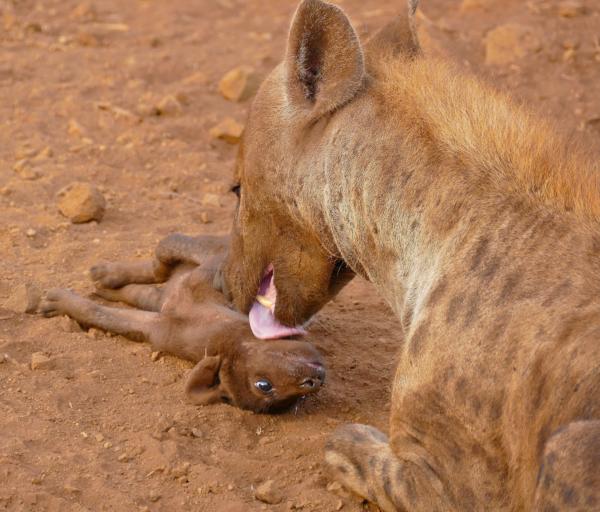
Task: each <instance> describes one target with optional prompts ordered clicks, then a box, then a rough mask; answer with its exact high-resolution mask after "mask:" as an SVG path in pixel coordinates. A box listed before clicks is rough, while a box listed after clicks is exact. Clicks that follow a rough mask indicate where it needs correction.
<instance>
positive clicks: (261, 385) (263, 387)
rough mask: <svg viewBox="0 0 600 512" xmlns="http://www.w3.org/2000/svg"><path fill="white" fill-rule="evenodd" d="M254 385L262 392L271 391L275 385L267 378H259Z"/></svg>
mask: <svg viewBox="0 0 600 512" xmlns="http://www.w3.org/2000/svg"><path fill="white" fill-rule="evenodd" d="M254 385H255V386H256V389H258V390H259V391H261V392H262V393H269V392H271V390H272V389H273V385H272V384H271V383H270V382H269V381H268V380H267V379H260V380H257V381H256V382H255V383H254Z"/></svg>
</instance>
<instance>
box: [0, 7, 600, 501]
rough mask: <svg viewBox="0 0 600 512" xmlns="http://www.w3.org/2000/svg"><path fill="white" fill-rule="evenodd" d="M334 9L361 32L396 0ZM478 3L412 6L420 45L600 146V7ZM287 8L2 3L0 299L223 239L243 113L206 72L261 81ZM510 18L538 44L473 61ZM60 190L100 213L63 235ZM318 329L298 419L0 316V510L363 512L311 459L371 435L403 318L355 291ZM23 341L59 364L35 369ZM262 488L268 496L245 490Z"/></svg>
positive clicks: (173, 365) (96, 336) (111, 348)
mask: <svg viewBox="0 0 600 512" xmlns="http://www.w3.org/2000/svg"><path fill="white" fill-rule="evenodd" d="M340 3H341V4H342V5H343V6H344V7H345V8H346V9H347V11H348V12H349V13H350V15H351V16H352V18H353V19H354V22H355V23H356V25H357V27H359V29H360V31H361V32H362V33H364V32H365V31H367V30H370V29H372V28H375V27H377V26H379V25H380V24H381V23H383V22H384V21H385V20H387V19H389V18H390V17H391V16H392V15H393V13H394V12H395V11H396V10H397V9H399V8H401V6H402V5H404V3H405V2H404V1H403V0H397V1H393V2H392V1H385V2H384V1H382V0H369V1H366V2H365V1H359V0H345V1H343V2H340ZM469 3H470V4H473V3H474V2H473V1H471V2H469ZM478 3H479V6H475V7H473V8H468V9H463V10H461V9H460V8H459V2H458V1H453V0H423V1H422V4H423V14H424V16H422V17H421V26H422V28H423V35H424V42H425V46H426V47H427V48H429V49H430V51H437V52H443V53H446V54H447V55H448V56H449V57H451V58H455V59H456V60H457V61H458V62H459V63H461V65H464V66H466V67H468V68H471V69H472V70H473V71H475V72H476V73H478V74H480V75H483V76H484V77H485V78H486V79H487V80H489V81H491V82H493V83H494V84H496V85H497V86H498V87H500V88H503V89H507V90H509V91H510V92H511V93H512V94H514V95H515V96H517V97H519V98H521V99H523V100H525V101H526V102H527V103H529V104H531V105H532V106H533V107H534V108H536V109H537V110H538V111H540V112H542V113H543V114H544V115H548V116H550V117H552V118H554V119H556V120H558V121H559V123H560V125H561V126H562V127H563V128H564V129H565V130H566V131H567V132H568V133H572V134H573V136H574V137H575V138H578V139H580V140H581V141H582V143H583V144H584V145H585V146H586V147H589V148H590V150H592V151H597V150H598V148H599V147H600V94H599V93H600V45H599V42H598V27H599V26H600V7H599V6H598V3H597V2H596V1H595V0H584V1H583V2H582V4H583V5H584V6H585V7H586V10H585V12H583V13H581V14H579V15H577V16H575V17H573V18H565V17H562V16H560V15H559V2H558V1H555V0H547V1H543V0H532V1H529V2H523V1H521V0H503V1H502V2H498V1H493V0H480V1H479V2H478ZM295 4H296V1H295V0H285V1H281V0H279V1H275V0H270V1H264V0H263V1H258V0H217V1H208V0H194V1H192V0H170V1H169V2H157V1H151V0H129V1H123V0H121V1H117V0H96V1H95V3H93V4H85V3H84V4H79V3H78V2H77V1H74V0H44V1H40V2H34V1H33V0H0V91H1V98H2V101H1V102H0V119H1V122H0V192H1V194H0V215H1V218H2V223H1V224H0V234H1V236H0V244H1V251H2V255H3V257H2V260H1V262H0V278H1V281H0V304H1V303H2V302H4V301H5V299H6V298H8V297H9V296H10V295H11V292H12V291H13V290H14V288H15V287H16V286H17V285H19V284H22V283H23V282H35V283H37V284H38V285H39V286H41V287H42V288H48V287H51V286H69V287H73V288H75V289H77V290H80V291H82V292H89V291H91V289H92V287H91V284H90V282H89V281H88V278H87V275H86V270H87V269H88V268H89V267H90V265H92V264H93V263H94V262H96V261H98V260H113V259H131V258H141V257H147V256H148V255H149V254H150V253H151V251H152V248H153V246H154V245H155V243H156V242H157V241H158V240H159V239H160V238H161V237H163V236H164V235H166V234H167V233H169V232H171V231H181V232H185V233H190V234H194V233H223V232H225V231H227V229H228V225H229V218H230V215H231V212H232V208H233V205H234V199H233V198H231V197H229V196H228V195H227V194H226V193H225V191H226V189H227V185H228V180H229V176H230V169H231V168H232V161H233V159H234V154H235V148H234V147H233V146H230V145H227V144H226V143H224V142H220V141H214V140H211V138H210V136H209V133H208V132H209V129H210V128H211V127H212V126H214V125H215V124H216V123H217V122H219V121H220V120H221V119H223V118H224V117H226V116H232V117H234V118H236V119H238V120H240V121H243V118H244V112H245V110H246V108H247V103H243V104H237V103H231V102H228V101H226V100H224V99H223V98H222V97H220V95H219V94H218V92H217V83H218V80H219V79H220V77H221V76H222V75H223V74H224V73H225V72H227V71H228V70H229V69H231V68H232V67H234V66H237V65H240V64H250V65H252V66H254V67H255V68H257V69H258V70H260V71H261V72H263V73H264V72H266V71H268V70H269V68H271V67H272V66H273V65H274V64H275V63H276V62H277V61H278V59H279V58H280V57H281V55H282V51H283V49H284V45H285V36H286V31H287V26H288V21H289V19H290V16H291V14H292V12H293V9H294V7H295ZM396 4H397V5H396ZM514 21H516V22H518V23H522V24H525V25H527V26H529V27H533V28H534V29H535V30H538V31H539V38H540V43H541V44H540V48H539V51H535V52H532V53H531V54H529V55H527V56H525V57H524V58H523V59H521V60H518V61H516V62H515V63H514V64H512V65H506V66H502V67H500V68H491V67H490V66H487V65H486V64H485V62H484V43H483V40H484V37H485V34H486V33H487V31H488V30H490V29H492V28H493V27H495V26H496V25H499V24H504V23H507V22H514ZM570 47H571V48H573V51H567V54H565V51H566V48H570ZM167 95H179V96H178V97H179V98H180V100H181V101H182V108H181V111H180V112H176V113H174V114H170V115H164V116H153V115H150V114H149V113H150V111H151V107H152V106H153V105H155V104H156V102H158V101H159V100H161V99H162V98H163V97H165V96H167ZM107 105H108V106H109V108H108V110H107V109H106V108H107ZM114 107H118V108H121V109H125V110H127V111H129V112H130V113H134V114H135V115H134V116H132V115H129V114H127V113H123V112H122V111H120V110H118V109H117V110H116V109H115V108H114ZM138 113H139V114H141V117H140V118H137V117H136V116H138ZM75 123H76V124H75ZM69 127H70V128H71V129H69ZM45 147H50V148H51V153H52V155H51V156H49V157H47V158H42V157H40V159H39V161H37V162H33V163H31V164H30V166H31V168H32V169H34V170H35V171H36V172H37V173H39V177H37V179H34V180H27V179H23V178H22V177H21V176H20V175H19V174H18V173H16V172H14V171H13V166H14V164H15V162H17V161H18V160H20V159H21V158H23V157H29V158H30V159H31V160H36V158H35V154H36V152H38V151H40V150H42V149H44V148H45ZM74 180H82V181H89V182H92V183H94V184H96V185H97V186H98V187H100V188H101V190H102V191H103V192H104V194H105V196H106V197H107V200H108V208H107V213H106V216H105V218H104V219H103V220H102V222H100V223H91V224H84V225H72V224H70V223H69V222H68V221H66V219H64V218H63V217H61V216H60V214H59V213H58V211H57V208H56V198H55V194H56V192H57V191H58V190H59V189H60V188H61V187H63V186H64V185H66V184H68V183H70V182H71V181H74ZM206 193H212V194H221V195H222V206H220V207H219V206H215V205H207V206H204V205H203V204H202V198H203V197H204V195H205V194H206ZM203 213H205V214H208V216H209V218H210V221H211V222H209V223H208V224H203V223H202V222H201V216H202V214H203ZM31 230H34V231H31ZM28 232H29V233H28ZM73 331H75V332H73ZM313 331H314V333H315V334H316V335H318V338H319V339H320V342H319V348H320V349H321V350H322V352H323V353H324V354H325V356H326V358H327V364H328V370H329V379H328V382H327V385H326V388H325V389H324V390H323V391H322V392H321V393H320V394H319V395H318V396H317V397H314V398H311V399H310V400H307V401H306V402H305V403H303V404H302V405H301V406H300V407H298V408H297V410H295V411H290V412H288V413H285V414H281V415H277V416H268V415H255V414H252V413H248V412H242V411H239V410H236V409H234V408H232V407H229V406H226V405H219V406H212V407H205V408H197V407H194V406H191V405H189V404H188V403H186V402H185V400H184V396H183V393H182V385H183V377H184V375H185V372H186V370H187V369H188V368H189V367H190V365H189V364H188V363H186V362H183V361H179V360H177V359H175V358H170V357H165V358H162V359H160V360H159V361H158V362H152V361H151V359H150V348H149V347H148V346H147V345H142V344H135V343H133V342H130V341H128V340H126V339H124V338H121V337H109V336H106V335H103V334H101V333H97V332H92V333H89V334H88V333H85V332H81V331H77V330H76V329H73V326H72V325H71V324H69V323H68V322H66V321H65V320H64V319H52V320H46V319H43V318H40V317H37V316H32V315H25V314H14V313H12V312H11V311H9V310H7V309H1V310H0V354H1V355H2V357H0V359H4V356H3V354H8V356H9V357H8V359H7V360H5V361H4V362H3V363H1V364H0V433H1V434H0V509H2V510H11V511H38V510H39V511H46V510H48V511H54V510H56V511H83V510H91V511H97V510H111V511H136V510H152V511H174V510H199V511H207V512H211V511H223V512H242V511H252V510H263V509H266V510H273V511H283V510H305V511H332V510H336V509H337V508H338V507H340V506H342V507H343V510H348V511H358V510H362V509H363V508H365V507H366V505H362V504H361V503H360V502H359V501H358V500H356V499H354V498H352V497H347V496H341V497H340V496H339V495H338V494H336V493H334V492H331V491H328V490H327V488H326V486H327V483H328V482H327V479H326V477H325V475H324V473H323V466H322V463H321V453H322V448H323V444H324V442H325V440H326V439H327V436H328V434H329V433H330V432H331V431H332V430H333V429H334V428H335V427H336V426H337V425H339V424H342V423H345V422H349V421H359V422H366V423H370V424H372V425H375V426H378V427H380V428H382V429H384V430H385V429H386V417H387V413H388V397H389V391H390V389H389V388H390V382H391V376H392V373H393V368H394V358H395V353H396V351H397V348H398V344H399V343H401V339H400V337H399V336H398V335H397V331H398V326H397V323H396V321H395V320H394V318H393V317H392V316H391V314H390V313H389V311H388V310H387V309H386V307H385V306H384V305H383V303H382V302H381V300H379V299H378V298H377V296H376V295H375V294H374V292H373V290H372V289H371V288H370V287H369V286H368V285H367V284H366V283H364V282H361V281H356V282H355V283H353V284H352V285H351V286H349V288H348V289H347V291H345V292H344V293H343V294H342V296H341V297H340V298H339V299H337V300H336V301H335V302H334V303H333V304H331V305H329V306H328V307H327V308H326V309H325V310H324V311H323V312H322V313H321V314H320V315H319V316H318V319H317V321H316V322H315V324H314V327H313ZM34 352H44V353H46V354H47V355H48V356H49V357H50V358H52V363H53V367H52V368H51V369H46V370H35V371H32V370H30V369H29V362H30V360H31V354H32V353H34ZM268 479H272V480H274V482H275V487H276V489H277V490H278V492H279V493H280V494H281V496H282V498H283V501H282V502H281V503H280V504H277V505H265V504H263V503H261V502H258V501H256V500H255V499H254V490H253V489H254V487H256V486H257V485H258V484H260V483H261V482H263V481H265V480H268Z"/></svg>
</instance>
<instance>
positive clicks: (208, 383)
mask: <svg viewBox="0 0 600 512" xmlns="http://www.w3.org/2000/svg"><path fill="white" fill-rule="evenodd" d="M220 369H221V357H220V356H210V357H205V358H204V359H202V361H200V362H199V363H198V364H197V365H196V366H194V367H193V368H192V369H191V371H190V373H189V375H188V378H187V382H186V383H185V394H186V395H187V397H188V399H189V400H190V402H192V403H194V404H196V405H208V404H214V403H218V402H222V401H223V393H224V392H223V390H222V389H221V385H220V384H221V383H220V381H219V370H220ZM228 398H229V397H228Z"/></svg>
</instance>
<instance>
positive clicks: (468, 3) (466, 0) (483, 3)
mask: <svg viewBox="0 0 600 512" xmlns="http://www.w3.org/2000/svg"><path fill="white" fill-rule="evenodd" d="M492 2H494V0H463V1H462V2H461V4H460V10H461V11H462V12H466V11H476V10H487V9H489V8H490V7H491V6H492Z"/></svg>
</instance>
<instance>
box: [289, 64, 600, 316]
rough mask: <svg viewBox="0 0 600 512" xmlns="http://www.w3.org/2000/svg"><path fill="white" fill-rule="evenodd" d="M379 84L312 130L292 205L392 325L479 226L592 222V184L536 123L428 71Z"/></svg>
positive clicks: (599, 205) (423, 67) (396, 75)
mask: <svg viewBox="0 0 600 512" xmlns="http://www.w3.org/2000/svg"><path fill="white" fill-rule="evenodd" d="M391 67H392V68H393V67H394V66H391ZM388 75H390V76H388V78H384V79H383V80H382V83H379V84H374V85H373V86H372V88H371V89H370V90H367V91H366V92H365V93H364V94H362V95H361V96H360V97H358V98H356V99H355V100H354V101H353V102H352V103H351V104H349V105H348V106H346V107H345V108H343V109H342V110H340V111H339V112H338V113H336V114H335V115H334V116H333V117H332V118H331V119H329V120H327V121H324V122H323V123H322V126H319V125H317V126H316V127H315V128H314V129H313V132H312V133H311V136H313V137H314V138H318V140H319V142H318V144H316V143H313V146H315V145H317V146H318V147H320V148H323V149H321V150H320V151H319V152H314V151H310V152H308V151H306V152H305V155H306V154H307V153H310V154H314V153H317V154H318V156H316V157H315V160H314V161H310V162H308V161H302V159H300V163H299V164H296V165H306V166H307V167H309V169H307V172H305V173H303V175H304V176H309V178H308V180H309V181H310V183H306V182H304V183H303V184H302V190H301V191H299V192H298V193H297V194H295V195H294V197H296V196H301V199H302V200H301V201H299V203H300V204H302V205H303V207H304V208H305V210H304V212H302V213H301V214H302V215H303V216H305V217H307V218H306V219H304V220H305V221H308V222H309V223H310V224H309V225H313V226H315V225H317V226H318V225H324V228H323V229H322V233H321V235H322V236H321V238H322V241H323V243H324V244H325V245H326V246H329V248H330V250H331V252H332V253H338V254H339V255H340V256H341V257H342V258H344V259H345V260H346V261H347V262H348V263H349V264H350V266H351V267H352V268H354V269H355V270H356V271H358V272H359V273H360V274H362V275H364V276H365V277H366V278H367V279H369V280H370V281H372V282H373V283H374V284H375V285H376V286H377V287H378V288H379V289H380V292H381V293H382V294H383V295H384V296H385V297H386V298H387V300H388V302H389V303H390V305H391V306H392V307H393V309H394V310H395V311H396V312H397V313H398V314H401V312H402V309H403V307H404V306H405V305H406V301H407V300H409V301H412V303H413V304H412V306H415V307H416V308H417V309H418V307H419V305H420V302H422V301H423V300H424V299H425V298H426V295H427V292H428V291H429V289H430V288H431V286H432V284H433V283H434V281H435V280H436V279H437V278H438V277H439V275H440V273H441V272H443V271H445V270H444V268H443V267H444V265H445V264H446V263H445V262H448V261H451V260H452V258H453V255H454V256H455V255H456V251H457V247H459V246H460V244H465V243H467V242H469V241H472V240H474V239H475V238H477V237H480V236H482V233H484V232H485V229H490V226H485V223H486V222H488V223H489V222H492V223H493V224H497V223H499V222H505V223H511V222H516V221H518V218H519V215H528V216H532V218H535V216H536V215H537V214H536V211H537V212H539V211H541V210H550V211H553V212H554V213H555V215H556V216H557V217H558V218H560V217H563V216H568V215H575V216H580V217H581V218H588V219H590V218H592V219H593V218H597V217H600V194H599V192H598V191H599V190H600V187H599V186H598V181H599V178H598V176H596V175H595V174H594V173H593V172H591V167H590V166H589V165H587V163H586V162H585V160H584V159H581V158H576V155H572V156H571V157H569V158H567V156H566V154H565V151H564V147H565V146H564V144H563V142H562V140H561V139H560V137H556V136H554V135H553V134H552V132H551V130H550V129H549V128H548V126H546V125H545V124H544V123H540V122H538V121H536V120H534V119H532V118H531V117H530V116H528V115H527V114H526V113H525V112H523V111H522V110H521V109H519V108H517V107H514V106H512V105H511V104H510V102H509V101H508V100H507V99H506V98H504V97H502V96H501V95H498V94H496V93H494V92H492V91H490V90H486V89H485V88H484V87H483V86H481V85H480V84H479V83H478V82H477V81H476V80H474V79H472V78H465V77H457V76H456V72H455V71H453V70H451V69H450V68H448V67H447V66H445V65H443V64H440V63H437V62H435V61H431V62H421V63H403V64H400V65H399V66H398V69H397V70H395V71H394V70H392V71H390V72H389V73H388ZM313 150H314V148H313ZM567 178H568V179H567ZM498 198H506V199H507V201H508V203H509V204H508V205H507V204H506V201H502V200H500V201H499V200H498ZM511 205H512V206H514V211H513V213H511V214H510V215H509V214H507V213H506V208H507V206H509V207H511V208H512V206H511ZM519 205H521V206H519ZM509 209H510V208H509ZM569 211H570V212H571V213H569ZM507 215H508V217H510V218H508V217H507ZM484 216H485V218H486V219H487V220H486V221H483V220H482V219H483V217H484ZM511 216H512V217H511ZM309 217H310V218H309ZM478 230H479V231H478Z"/></svg>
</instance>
